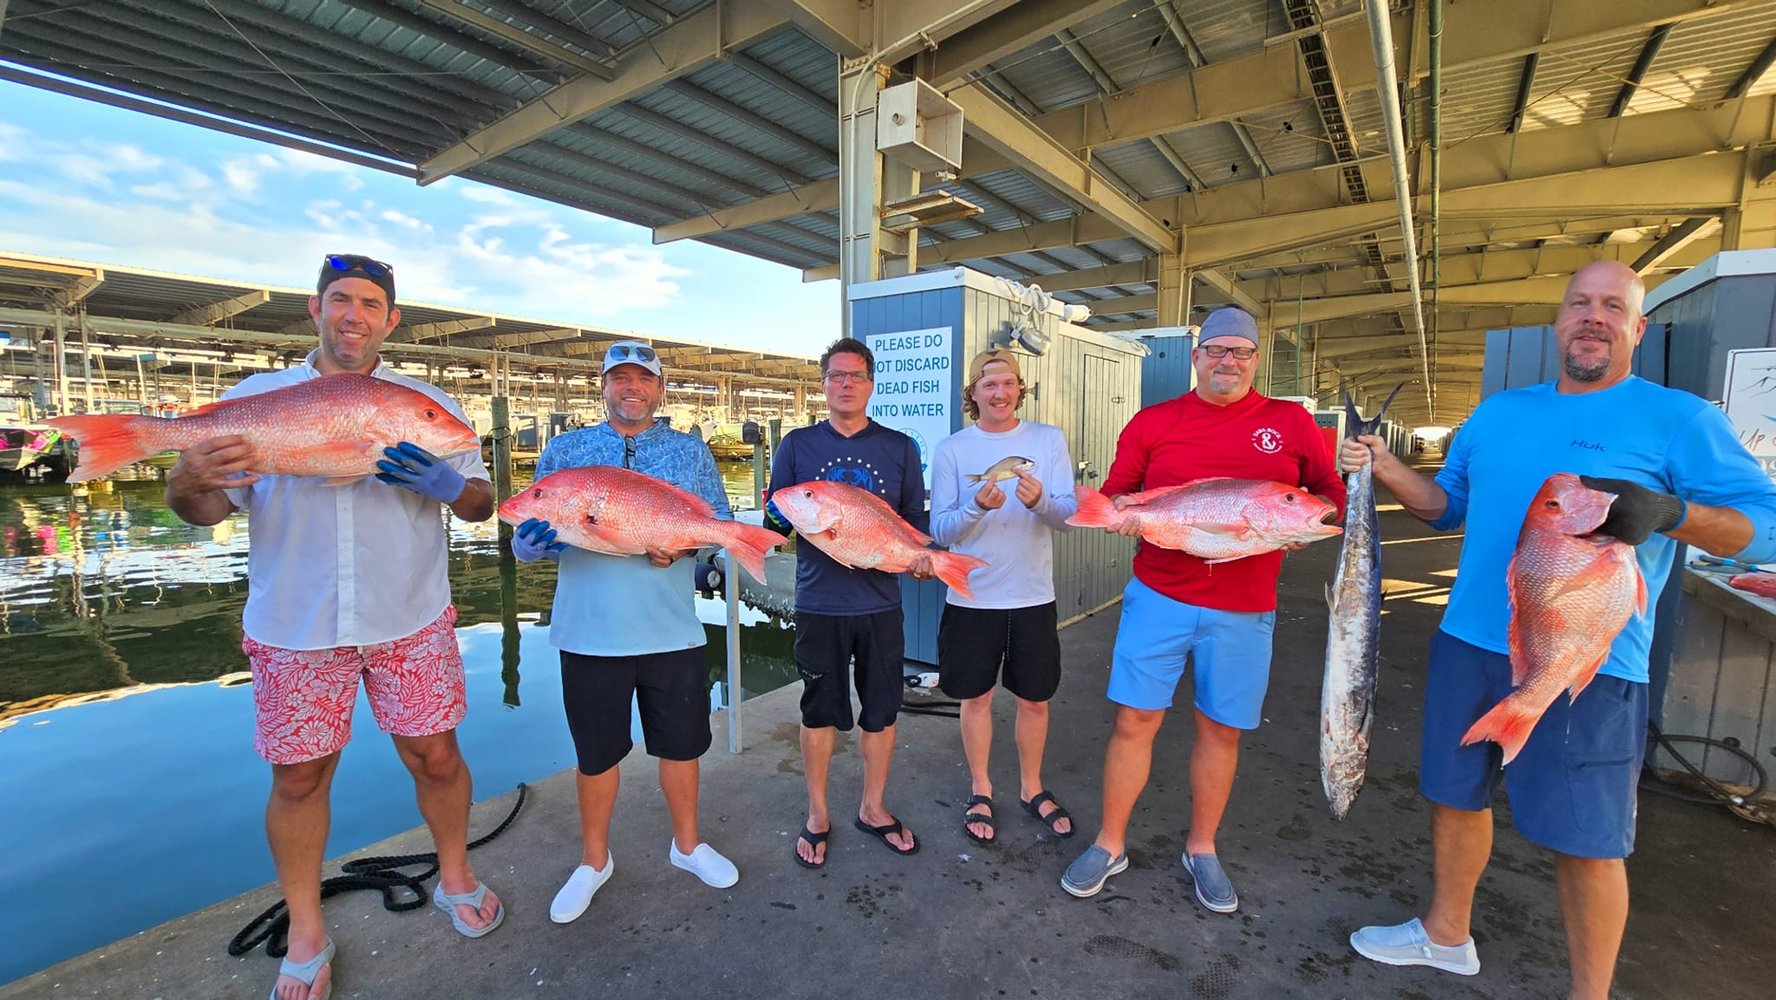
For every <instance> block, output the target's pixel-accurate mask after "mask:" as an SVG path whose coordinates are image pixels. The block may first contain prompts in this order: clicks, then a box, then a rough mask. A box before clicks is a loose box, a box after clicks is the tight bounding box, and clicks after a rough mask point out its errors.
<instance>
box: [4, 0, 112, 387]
mask: <svg viewBox="0 0 1776 1000" xmlns="http://www.w3.org/2000/svg"><path fill="white" fill-rule="evenodd" d="M3 4H4V0H0V5H3ZM80 375H81V379H82V381H83V382H84V383H85V385H86V412H88V413H91V412H92V408H93V367H92V327H91V326H89V325H88V324H87V322H86V313H85V312H82V313H81V314H80Z"/></svg>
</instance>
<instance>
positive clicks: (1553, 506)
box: [1547, 500, 1560, 510]
mask: <svg viewBox="0 0 1776 1000" xmlns="http://www.w3.org/2000/svg"><path fill="white" fill-rule="evenodd" d="M1547 507H1548V509H1549V510H1559V509H1560V501H1558V500H1550V501H1548V503H1547Z"/></svg>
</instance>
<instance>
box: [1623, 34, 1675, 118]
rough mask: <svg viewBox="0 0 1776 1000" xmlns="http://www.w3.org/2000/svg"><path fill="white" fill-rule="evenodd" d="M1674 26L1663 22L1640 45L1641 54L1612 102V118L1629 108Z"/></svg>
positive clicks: (1636, 58)
mask: <svg viewBox="0 0 1776 1000" xmlns="http://www.w3.org/2000/svg"><path fill="white" fill-rule="evenodd" d="M1671 28H1672V26H1671V25H1669V24H1661V25H1659V26H1658V27H1657V28H1654V29H1653V33H1652V34H1650V35H1648V36H1647V40H1646V44H1645V45H1642V46H1641V47H1640V55H1638V56H1636V57H1635V59H1634V67H1633V68H1632V69H1630V70H1629V71H1628V75H1627V77H1625V78H1624V79H1623V80H1622V89H1621V90H1618V91H1616V99H1615V100H1614V101H1613V102H1611V103H1610V109H1609V115H1608V117H1610V118H1620V117H1622V113H1623V112H1624V111H1627V110H1628V102H1629V101H1632V100H1634V92H1635V91H1637V90H1639V89H1640V82H1641V81H1642V80H1644V79H1646V75H1647V70H1649V69H1651V68H1652V65H1653V60H1654V59H1657V58H1658V57H1659V48H1660V47H1661V46H1663V45H1664V44H1665V39H1666V37H1667V36H1669V35H1670V34H1671Z"/></svg>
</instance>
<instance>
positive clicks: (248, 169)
mask: <svg viewBox="0 0 1776 1000" xmlns="http://www.w3.org/2000/svg"><path fill="white" fill-rule="evenodd" d="M263 175H264V169H263V167H261V166H260V165H258V164H255V163H252V162H250V161H247V160H229V161H228V162H227V163H224V164H222V180H223V181H224V182H225V183H226V184H227V185H228V187H229V188H230V189H231V190H233V191H234V193H235V194H238V195H240V196H241V197H243V198H251V197H253V196H254V195H256V194H258V193H259V180H260V178H261V177H262V176H263Z"/></svg>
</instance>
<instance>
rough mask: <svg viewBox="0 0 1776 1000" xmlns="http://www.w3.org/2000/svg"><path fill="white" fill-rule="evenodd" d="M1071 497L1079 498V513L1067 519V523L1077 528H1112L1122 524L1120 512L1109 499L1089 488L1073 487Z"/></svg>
mask: <svg viewBox="0 0 1776 1000" xmlns="http://www.w3.org/2000/svg"><path fill="white" fill-rule="evenodd" d="M1073 495H1074V496H1075V497H1078V498H1079V512H1078V513H1077V514H1074V515H1073V516H1072V517H1069V518H1067V523H1068V524H1071V525H1073V526H1075V527H1079V528H1114V527H1116V526H1117V525H1119V524H1121V523H1122V511H1120V510H1117V509H1116V505H1115V504H1114V503H1111V502H1110V498H1109V497H1107V496H1105V495H1104V494H1102V493H1099V492H1098V491H1097V490H1095V489H1092V488H1091V487H1090V486H1075V487H1074V488H1073Z"/></svg>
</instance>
